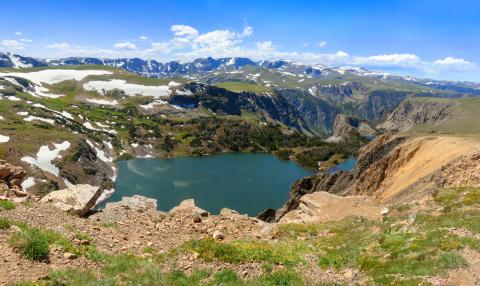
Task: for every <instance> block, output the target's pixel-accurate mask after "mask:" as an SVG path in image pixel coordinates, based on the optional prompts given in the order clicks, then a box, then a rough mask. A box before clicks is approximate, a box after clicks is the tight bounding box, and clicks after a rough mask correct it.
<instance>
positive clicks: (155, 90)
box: [83, 79, 171, 98]
mask: <svg viewBox="0 0 480 286" xmlns="http://www.w3.org/2000/svg"><path fill="white" fill-rule="evenodd" d="M83 88H84V89H85V90H89V91H98V92H101V91H102V90H106V91H108V90H113V89H120V90H123V91H124V92H125V94H126V95H129V96H135V95H143V96H153V97H155V98H159V97H167V96H169V95H170V94H171V90H170V86H168V85H157V86H148V85H141V84H133V83H127V82H126V81H125V80H122V79H112V80H110V81H101V80H98V81H97V80H96V81H89V82H87V83H85V84H84V85H83Z"/></svg>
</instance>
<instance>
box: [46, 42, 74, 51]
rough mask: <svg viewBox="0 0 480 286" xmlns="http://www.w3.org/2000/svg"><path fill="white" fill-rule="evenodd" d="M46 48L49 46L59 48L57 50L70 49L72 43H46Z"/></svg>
mask: <svg viewBox="0 0 480 286" xmlns="http://www.w3.org/2000/svg"><path fill="white" fill-rule="evenodd" d="M45 47H46V48H49V49H57V50H65V49H68V48H70V44H68V43H65V42H63V43H53V44H48V45H45Z"/></svg>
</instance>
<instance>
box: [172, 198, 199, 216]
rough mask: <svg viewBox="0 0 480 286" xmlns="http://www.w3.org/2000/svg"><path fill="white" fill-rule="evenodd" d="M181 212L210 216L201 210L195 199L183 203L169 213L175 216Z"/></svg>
mask: <svg viewBox="0 0 480 286" xmlns="http://www.w3.org/2000/svg"><path fill="white" fill-rule="evenodd" d="M179 212H189V213H192V214H198V215H208V212H207V211H206V210H204V209H201V208H199V207H197V206H196V205H195V200H194V199H188V200H184V201H182V202H181V203H180V204H179V205H178V206H176V207H174V208H173V209H171V210H170V212H169V213H171V214H174V213H179Z"/></svg>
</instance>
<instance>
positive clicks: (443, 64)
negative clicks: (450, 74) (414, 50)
mask: <svg viewBox="0 0 480 286" xmlns="http://www.w3.org/2000/svg"><path fill="white" fill-rule="evenodd" d="M434 65H435V67H437V68H439V69H445V68H447V69H456V70H467V69H474V68H476V67H477V65H476V64H475V63H472V62H469V61H466V60H465V59H460V58H454V57H446V58H444V59H440V60H436V61H435V62H434Z"/></svg>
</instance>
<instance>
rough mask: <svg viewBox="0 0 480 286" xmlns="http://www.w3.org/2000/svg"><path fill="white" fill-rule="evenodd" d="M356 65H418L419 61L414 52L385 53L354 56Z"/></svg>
mask: <svg viewBox="0 0 480 286" xmlns="http://www.w3.org/2000/svg"><path fill="white" fill-rule="evenodd" d="M353 63H354V64H356V65H368V66H402V67H407V66H418V65H419V64H420V63H421V61H420V58H419V57H418V56H417V55H414V54H385V55H376V56H369V57H356V58H355V59H354V61H353Z"/></svg>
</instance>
